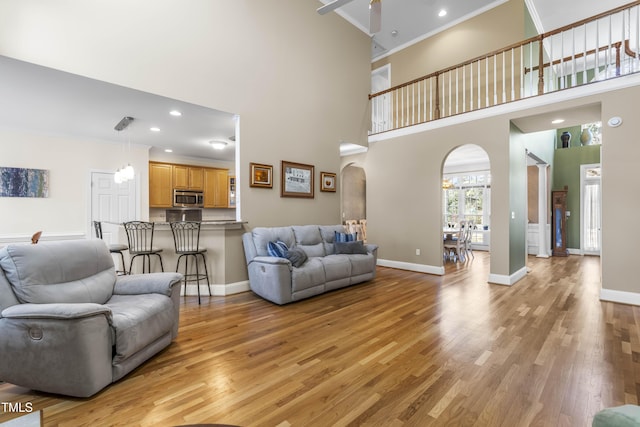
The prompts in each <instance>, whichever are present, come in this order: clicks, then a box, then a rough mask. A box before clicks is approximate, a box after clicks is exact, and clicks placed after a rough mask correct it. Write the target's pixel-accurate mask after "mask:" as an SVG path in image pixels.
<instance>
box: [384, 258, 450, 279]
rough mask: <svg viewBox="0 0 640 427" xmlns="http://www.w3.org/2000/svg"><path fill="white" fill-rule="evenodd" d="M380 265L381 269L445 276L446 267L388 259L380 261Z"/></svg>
mask: <svg viewBox="0 0 640 427" xmlns="http://www.w3.org/2000/svg"><path fill="white" fill-rule="evenodd" d="M378 265H379V266H381V267H391V268H397V269H400V270H408V271H417V272H418V273H427V274H435V275H438V276H442V275H444V267H438V266H433V265H425V264H415V263H412V262H403V261H393V260H388V259H378Z"/></svg>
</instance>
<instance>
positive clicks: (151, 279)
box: [113, 272, 182, 297]
mask: <svg viewBox="0 0 640 427" xmlns="http://www.w3.org/2000/svg"><path fill="white" fill-rule="evenodd" d="M181 280H182V274H180V273H169V272H166V273H148V274H131V275H125V276H118V277H117V279H116V285H115V287H114V288H113V293H114V295H142V294H162V295H166V296H168V297H170V296H171V294H172V293H173V287H174V286H176V285H178V284H179V283H180V281H181Z"/></svg>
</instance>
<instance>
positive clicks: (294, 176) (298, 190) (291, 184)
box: [280, 160, 314, 198]
mask: <svg viewBox="0 0 640 427" xmlns="http://www.w3.org/2000/svg"><path fill="white" fill-rule="evenodd" d="M313 170H314V167H313V165H305V164H302V163H293V162H287V161H284V160H283V161H282V185H281V187H280V196H281V197H309V198H313V174H314V172H313Z"/></svg>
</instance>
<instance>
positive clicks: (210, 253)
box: [102, 220, 249, 295]
mask: <svg viewBox="0 0 640 427" xmlns="http://www.w3.org/2000/svg"><path fill="white" fill-rule="evenodd" d="M152 222H154V224H155V228H154V234H153V246H154V247H156V248H161V249H162V252H161V255H162V263H163V265H164V271H176V263H177V261H178V255H177V254H176V252H175V246H174V242H173V233H172V232H171V227H170V226H169V223H168V222H166V221H152ZM245 224H247V222H246V221H232V220H204V221H201V228H200V248H206V249H207V252H206V254H205V256H206V258H207V269H208V271H209V282H210V283H211V292H212V294H213V295H228V294H232V293H237V292H243V291H246V290H248V289H249V287H248V282H247V281H245V280H243V281H241V282H236V283H228V282H229V281H230V279H229V278H228V277H227V274H226V271H225V266H226V264H227V260H226V258H227V256H228V255H227V253H235V252H238V248H237V246H239V247H240V249H241V236H242V233H243V232H244V225H245ZM102 229H103V235H104V239H105V241H107V242H108V243H121V244H125V245H126V244H128V241H127V235H126V233H125V230H124V227H123V225H122V224H121V223H117V222H111V221H103V222H102ZM238 242H240V243H238ZM124 255H125V262H126V268H127V269H128V268H129V262H130V258H129V253H128V251H125V252H124ZM141 259H142V257H137V258H136V259H135V260H134V265H133V273H140V272H142V261H141ZM114 262H117V263H119V259H115V258H114ZM192 268H194V267H192V265H191V263H190V264H189V269H190V271H189V272H191V270H192ZM151 271H152V272H155V271H160V263H159V262H158V258H157V257H151ZM180 272H184V261H181V263H180ZM230 274H231V275H232V276H233V273H230ZM183 291H184V285H183ZM186 292H187V295H197V288H196V283H195V282H189V284H188V285H187V290H186ZM200 294H201V295H209V291H208V290H207V286H206V282H203V281H202V280H201V281H200Z"/></svg>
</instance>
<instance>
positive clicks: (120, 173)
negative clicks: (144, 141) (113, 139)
mask: <svg viewBox="0 0 640 427" xmlns="http://www.w3.org/2000/svg"><path fill="white" fill-rule="evenodd" d="M132 121H133V117H129V116H125V117H123V118H122V120H120V121H119V122H118V124H117V125H115V127H114V129H115V130H117V131H118V132H121V131H122V130H124V129H126V128H127V126H129V124H130V123H131V122H132ZM127 142H128V145H129V154H131V139H130V138H129V135H128V134H127ZM135 176H136V172H135V170H134V169H133V166H131V163H128V164H127V166H123V167H122V168H120V169H118V170H116V173H115V174H114V176H113V180H114V182H115V183H116V184H122V183H123V182H127V181H129V180H131V179H134V178H135Z"/></svg>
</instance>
